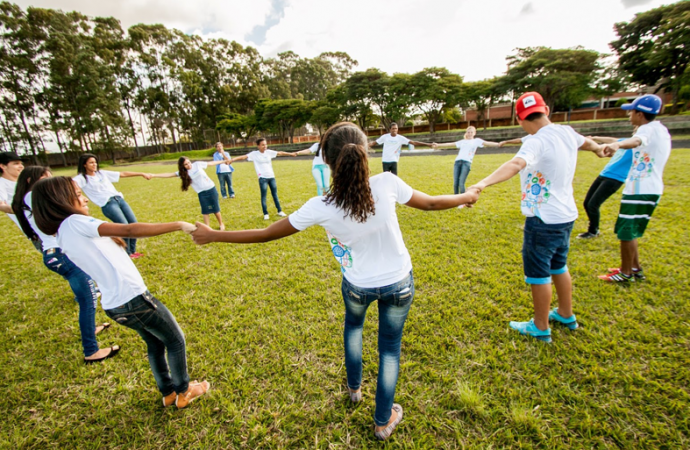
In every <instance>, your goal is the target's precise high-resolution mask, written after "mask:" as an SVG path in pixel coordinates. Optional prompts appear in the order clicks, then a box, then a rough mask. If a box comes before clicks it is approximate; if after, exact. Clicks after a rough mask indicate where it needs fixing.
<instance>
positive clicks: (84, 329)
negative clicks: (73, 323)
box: [12, 166, 120, 364]
mask: <svg viewBox="0 0 690 450" xmlns="http://www.w3.org/2000/svg"><path fill="white" fill-rule="evenodd" d="M51 176H52V174H51V173H50V169H48V168H47V167H42V166H29V167H26V168H25V169H24V171H23V172H22V173H21V174H20V175H19V178H18V179H17V190H16V193H15V196H14V200H13V201H12V209H13V210H14V211H15V214H16V217H17V220H18V221H19V225H20V227H21V228H22V231H24V234H26V237H28V238H29V239H31V241H33V242H40V243H41V244H42V253H43V264H45V266H46V267H47V268H48V269H49V270H51V271H53V272H55V273H57V274H58V275H60V276H61V277H62V278H64V279H65V280H67V282H68V283H69V285H70V288H72V292H73V293H74V300H75V301H76V302H77V304H78V305H79V331H80V333H81V345H82V349H83V351H84V362H85V363H87V364H89V363H94V362H99V361H103V360H105V359H107V358H110V357H112V356H114V355H115V354H117V352H118V351H119V350H120V347H119V346H117V345H114V346H112V347H109V348H104V349H99V348H98V342H97V341H96V335H97V334H98V333H100V332H101V331H103V330H105V329H106V328H108V327H109V326H110V324H108V323H104V324H101V325H98V326H96V306H97V305H98V289H97V288H96V283H95V282H94V281H93V279H91V277H90V276H89V275H87V274H86V273H85V272H84V271H83V270H81V269H80V268H79V267H77V265H76V264H74V263H73V262H72V261H70V259H69V258H68V257H67V255H65V253H64V252H63V251H62V250H61V249H60V245H59V244H58V242H57V238H56V237H55V236H50V235H47V234H45V233H43V232H42V231H41V230H39V229H38V227H37V226H36V220H35V219H34V217H33V215H32V214H31V206H30V205H31V190H32V189H33V186H34V184H36V182H38V180H41V179H43V178H48V177H51Z"/></svg>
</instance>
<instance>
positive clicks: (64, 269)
mask: <svg viewBox="0 0 690 450" xmlns="http://www.w3.org/2000/svg"><path fill="white" fill-rule="evenodd" d="M43 264H45V266H46V267H47V268H48V269H50V270H52V271H53V272H55V273H56V274H58V275H60V276H61V277H62V278H64V279H65V280H67V282H68V283H69V286H70V287H71V288H72V292H74V297H75V300H76V301H77V303H78V304H79V331H80V333H81V346H82V347H83V349H84V356H91V355H93V354H94V353H96V352H97V351H98V342H96V305H97V304H98V296H97V293H98V290H97V289H96V285H95V284H94V281H93V280H92V279H91V277H90V276H88V275H87V274H86V273H85V272H84V271H83V270H81V269H80V268H79V267H77V265H76V264H74V263H73V262H72V261H70V259H69V258H68V257H67V255H65V254H64V253H62V250H60V249H59V248H51V249H48V250H46V251H45V252H43Z"/></svg>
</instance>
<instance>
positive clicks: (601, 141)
mask: <svg viewBox="0 0 690 450" xmlns="http://www.w3.org/2000/svg"><path fill="white" fill-rule="evenodd" d="M587 137H588V138H590V139H591V140H593V141H594V142H598V143H599V144H612V143H614V142H618V139H617V138H614V137H607V136H587Z"/></svg>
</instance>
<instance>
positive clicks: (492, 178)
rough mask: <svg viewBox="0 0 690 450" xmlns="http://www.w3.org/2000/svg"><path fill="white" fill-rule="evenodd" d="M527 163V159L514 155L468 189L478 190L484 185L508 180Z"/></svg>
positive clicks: (484, 186)
mask: <svg viewBox="0 0 690 450" xmlns="http://www.w3.org/2000/svg"><path fill="white" fill-rule="evenodd" d="M526 165H527V161H525V160H524V159H522V158H519V157H515V158H513V159H511V160H510V161H508V162H505V163H503V164H502V165H501V167H499V168H498V169H496V170H495V171H494V173H492V174H491V175H489V176H488V177H486V178H484V179H483V180H482V181H480V182H479V183H477V184H475V185H474V186H470V187H469V189H478V190H479V192H481V191H483V190H484V189H485V188H486V187H488V186H491V185H494V184H498V183H502V182H503V181H506V180H510V179H511V178H513V177H514V176H515V175H517V174H518V172H520V171H521V170H522V169H524V168H525V166H526Z"/></svg>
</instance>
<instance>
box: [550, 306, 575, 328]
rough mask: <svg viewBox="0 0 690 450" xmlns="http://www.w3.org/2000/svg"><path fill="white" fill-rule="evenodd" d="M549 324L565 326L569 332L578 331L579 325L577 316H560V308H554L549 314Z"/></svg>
mask: <svg viewBox="0 0 690 450" xmlns="http://www.w3.org/2000/svg"><path fill="white" fill-rule="evenodd" d="M549 322H558V323H560V324H561V325H565V326H566V327H568V329H569V330H571V331H572V330H577V328H578V326H579V325H578V324H577V319H576V317H575V314H573V315H572V316H570V317H563V316H561V315H560V314H558V308H554V309H552V310H551V312H550V313H549Z"/></svg>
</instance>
